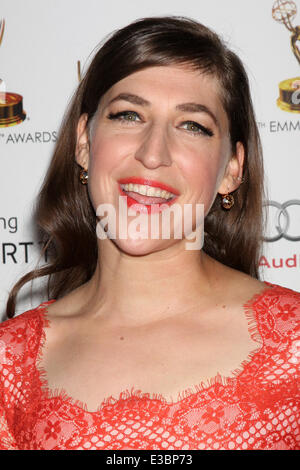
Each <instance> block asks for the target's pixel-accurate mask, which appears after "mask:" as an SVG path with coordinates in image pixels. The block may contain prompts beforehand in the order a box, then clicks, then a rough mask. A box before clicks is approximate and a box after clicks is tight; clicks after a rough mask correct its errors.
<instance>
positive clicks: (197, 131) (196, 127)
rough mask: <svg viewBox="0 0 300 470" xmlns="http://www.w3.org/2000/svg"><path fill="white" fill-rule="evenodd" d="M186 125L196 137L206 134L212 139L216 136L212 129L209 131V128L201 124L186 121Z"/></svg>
mask: <svg viewBox="0 0 300 470" xmlns="http://www.w3.org/2000/svg"><path fill="white" fill-rule="evenodd" d="M186 124H187V125H188V126H189V129H187V130H190V131H191V132H192V133H193V134H194V135H201V134H205V135H208V136H210V137H211V136H213V135H214V134H213V132H212V131H211V130H210V129H208V128H207V127H204V126H201V124H198V123H197V122H194V121H186V122H185V123H184V125H186Z"/></svg>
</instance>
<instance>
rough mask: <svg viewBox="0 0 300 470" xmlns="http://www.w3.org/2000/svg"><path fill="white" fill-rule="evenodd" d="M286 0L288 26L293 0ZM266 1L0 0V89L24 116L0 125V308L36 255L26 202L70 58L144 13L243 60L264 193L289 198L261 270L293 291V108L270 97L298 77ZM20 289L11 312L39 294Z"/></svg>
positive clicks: (298, 196) (57, 113) (297, 198)
mask: <svg viewBox="0 0 300 470" xmlns="http://www.w3.org/2000/svg"><path fill="white" fill-rule="evenodd" d="M289 3H290V2H289ZM294 3H295V5H296V6H297V8H298V14H296V15H295V16H294V17H293V19H292V22H293V24H294V26H296V25H300V0H295V2H294ZM273 4H274V1H273V0H251V1H248V2H246V1H241V0H226V1H222V0H210V1H209V2H208V1H207V0H189V2H182V1H179V0H172V1H171V0H164V2H161V0H151V1H150V2H149V1H141V0H131V1H130V2H129V1H128V2H123V1H121V0H115V1H114V2H100V1H99V0H85V1H84V2H83V1H81V0H80V1H78V0H51V1H50V0H44V1H42V2H41V1H40V0H26V2H24V1H22V0H1V3H0V20H1V19H5V29H4V34H3V38H2V43H1V45H0V78H1V79H2V80H4V81H5V84H6V91H7V92H14V93H18V94H20V95H22V97H23V108H24V111H25V112H26V119H25V120H24V121H23V122H22V123H20V124H17V125H14V126H9V127H0V159H1V185H0V188H1V199H0V276H1V284H0V306H1V307H0V315H3V312H4V308H5V302H6V300H7V296H8V292H9V290H10V288H11V287H12V285H13V284H14V283H15V282H16V280H17V279H19V278H20V277H21V275H23V274H25V273H26V272H29V271H30V270H31V269H32V268H34V267H35V265H36V262H37V258H38V257H37V252H38V251H37V250H38V246H39V245H38V240H36V239H35V238H34V235H33V226H32V220H31V216H32V207H33V206H32V205H33V203H34V201H35V197H36V194H37V192H38V190H39V187H40V185H41V182H42V180H43V177H44V175H45V172H46V169H47V167H48V165H49V162H50V158H51V153H52V151H53V148H54V143H55V138H56V132H57V130H58V127H59V124H60V121H61V118H62V116H63V113H64V111H65V108H66V106H67V104H68V102H69V99H70V97H71V95H72V93H73V91H74V89H75V87H76V86H77V84H78V78H77V68H76V64H77V61H78V60H80V61H81V64H82V67H84V69H85V68H86V65H87V64H88V63H89V61H90V59H91V55H92V52H93V49H94V48H95V47H96V46H97V44H98V43H99V42H100V41H101V40H102V39H103V38H104V37H105V36H106V35H107V34H108V33H110V32H111V31H113V30H115V29H118V28H120V27H123V26H125V25H126V24H128V23H129V22H131V21H133V20H135V19H137V18H142V17H146V16H160V15H183V16H188V17H191V18H194V19H196V20H198V21H200V22H202V23H204V24H205V25H207V26H209V27H211V28H212V29H214V30H215V31H216V32H217V33H219V34H220V35H221V36H222V38H223V39H225V41H226V42H228V44H229V46H230V47H231V49H233V50H234V51H235V52H236V53H237V54H238V55H239V56H240V58H241V59H242V60H243V62H244V64H245V66H246V70H247V72H248V74H249V78H250V83H251V89H252V95H253V101H254V105H255V111H256V116H257V121H258V124H259V128H260V132H261V137H262V142H263V148H264V159H265V169H266V176H267V189H268V199H269V200H272V201H275V202H276V203H277V204H278V205H279V206H281V204H283V203H286V202H288V201H294V202H293V203H291V205H290V206H288V207H287V209H286V212H283V213H282V214H281V217H280V224H281V226H282V229H284V228H285V230H284V233H283V234H282V236H281V238H280V239H279V240H277V241H273V242H265V243H264V247H265V255H264V256H265V257H264V258H263V259H262V260H261V264H262V265H261V276H262V279H265V280H268V281H270V282H274V283H277V284H281V285H283V286H286V287H290V288H292V289H294V290H297V291H300V205H299V204H300V188H299V172H300V158H299V157H300V155H299V135H300V113H299V112H293V113H292V112H288V111H283V110H282V109H280V108H279V107H278V106H277V104H276V100H277V98H278V96H279V91H278V84H279V82H281V81H282V80H284V79H288V78H293V77H297V76H298V77H299V75H300V71H299V63H298V62H297V60H296V58H295V56H294V54H293V52H292V50H291V47H290V35H291V33H290V32H289V31H288V30H287V28H286V27H285V26H284V25H283V24H280V23H278V22H276V21H275V20H274V19H273V18H272V6H273ZM298 47H299V48H300V41H298ZM2 85H3V84H2ZM276 211H277V209H276V210H275V207H272V208H271V209H270V211H269V217H270V223H269V227H268V233H266V236H267V235H268V236H275V235H276V234H277V235H278V233H280V230H281V229H280V228H277V229H276V225H278V223H277V220H276V217H275V216H276V215H278V213H277V212H276ZM287 218H288V219H287ZM287 222H289V226H288V227H286V225H287ZM289 236H292V237H298V240H289V239H288V238H287V237H289ZM34 285H35V286H38V283H37V282H36V281H35V284H34ZM29 287H30V284H28V286H27V287H26V288H23V289H22V291H21V295H20V296H19V298H18V299H19V301H18V306H17V311H16V313H17V314H19V313H20V312H22V311H25V310H27V309H29V308H32V306H35V305H38V303H40V302H42V301H43V300H47V299H45V298H40V297H38V296H37V297H34V301H33V305H32V304H31V302H30V298H29V297H28V296H27V293H28V292H29Z"/></svg>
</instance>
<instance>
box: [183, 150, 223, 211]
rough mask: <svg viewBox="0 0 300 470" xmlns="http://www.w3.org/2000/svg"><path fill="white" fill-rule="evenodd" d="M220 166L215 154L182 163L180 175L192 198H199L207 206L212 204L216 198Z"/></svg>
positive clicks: (201, 155) (204, 155)
mask: <svg viewBox="0 0 300 470" xmlns="http://www.w3.org/2000/svg"><path fill="white" fill-rule="evenodd" d="M219 165H220V161H219V158H218V155H216V154H215V152H205V153H204V154H203V153H202V154H199V155H196V156H194V157H193V158H191V159H187V160H184V161H182V162H181V165H180V166H181V168H180V173H181V175H182V176H183V177H184V179H185V185H186V186H187V192H188V194H189V195H190V196H191V197H192V198H195V197H196V198H199V199H200V201H201V202H203V203H204V204H205V205H207V204H210V201H211V199H214V197H215V192H216V180H217V178H218V171H219Z"/></svg>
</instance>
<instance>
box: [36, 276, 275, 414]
mask: <svg viewBox="0 0 300 470" xmlns="http://www.w3.org/2000/svg"><path fill="white" fill-rule="evenodd" d="M263 283H264V284H265V286H264V288H263V289H262V290H261V291H260V292H258V293H256V294H254V295H253V296H252V297H251V299H250V300H248V301H246V302H245V303H244V304H243V311H244V314H245V315H246V319H247V321H248V331H249V334H250V337H251V339H253V340H254V341H255V342H257V343H258V347H257V348H256V349H254V350H253V351H251V352H250V353H249V354H248V355H247V357H246V359H244V360H243V361H242V362H241V363H240V365H239V367H238V368H237V369H235V370H233V371H231V374H232V375H233V377H226V376H222V375H221V374H219V373H218V374H216V375H215V376H213V377H212V378H210V379H208V380H206V381H203V382H200V383H199V384H196V385H194V386H192V387H189V388H187V389H184V390H182V391H181V392H179V393H178V398H177V400H171V401H168V400H167V399H166V398H165V397H164V396H163V395H162V394H157V393H151V392H142V391H141V390H135V389H134V386H133V387H132V388H131V389H130V391H129V390H128V389H126V390H122V391H121V392H120V393H119V397H114V396H113V395H110V396H108V397H107V398H104V399H103V400H102V402H101V403H100V404H99V405H98V406H97V409H96V410H95V411H90V410H88V409H87V404H86V403H84V402H83V401H81V400H78V399H75V398H73V397H71V396H70V395H69V394H68V393H67V391H66V390H65V388H63V387H61V388H56V389H50V388H49V384H48V380H47V372H46V370H45V369H44V368H43V367H41V368H39V365H40V364H41V361H42V357H43V354H42V353H43V348H44V345H45V340H46V333H45V328H46V327H49V328H50V327H51V322H50V319H49V317H48V314H47V306H48V305H50V304H51V303H54V302H56V299H51V300H48V301H45V302H42V303H41V304H40V305H39V306H38V307H36V309H33V310H31V312H35V311H37V313H38V316H39V319H40V320H41V326H40V328H41V332H40V336H39V338H38V347H37V354H36V358H35V361H34V366H33V367H34V371H35V375H36V377H37V379H38V388H39V393H40V397H41V399H48V400H51V399H55V398H56V399H57V398H58V399H61V400H62V401H64V402H66V403H68V404H69V405H70V406H73V407H76V408H80V409H81V410H83V411H84V412H85V413H88V414H90V415H96V414H99V413H102V412H103V411H104V410H105V409H107V411H109V410H110V409H111V407H112V406H114V405H116V404H121V403H122V402H123V403H124V402H125V401H128V400H132V399H133V400H134V403H135V404H136V405H137V406H142V407H143V406H144V400H148V401H151V402H156V406H158V407H161V406H165V407H173V406H176V405H180V404H181V403H183V402H184V401H186V400H195V399H196V398H197V397H198V396H199V395H200V394H201V393H205V392H207V391H208V390H210V389H211V388H213V387H215V386H216V385H217V384H219V385H221V386H224V387H228V386H231V385H234V384H236V383H237V382H238V381H239V380H240V378H241V376H242V375H243V374H244V373H245V372H246V370H247V368H248V367H249V366H250V365H251V364H252V362H253V361H254V359H255V358H256V357H257V356H259V355H260V354H261V353H262V352H263V349H264V341H263V338H262V337H261V335H260V333H259V330H258V323H257V318H256V313H255V309H254V308H253V306H254V304H257V303H258V302H259V301H261V299H262V298H263V297H264V296H265V294H266V293H267V292H268V291H273V289H276V288H280V286H278V285H277V284H273V283H271V282H268V281H263Z"/></svg>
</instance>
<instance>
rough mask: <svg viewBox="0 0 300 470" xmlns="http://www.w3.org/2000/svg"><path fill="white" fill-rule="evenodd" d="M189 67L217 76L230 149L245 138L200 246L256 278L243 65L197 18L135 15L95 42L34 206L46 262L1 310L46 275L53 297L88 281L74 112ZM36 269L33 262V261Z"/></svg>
mask: <svg viewBox="0 0 300 470" xmlns="http://www.w3.org/2000/svg"><path fill="white" fill-rule="evenodd" d="M176 64H187V65H190V66H192V68H194V69H195V70H199V71H202V72H204V73H207V74H211V75H213V76H215V77H217V79H218V80H219V84H220V89H221V100H222V103H223V106H224V109H225V111H226V113H227V117H228V120H229V130H230V136H231V146H232V150H234V149H235V144H236V142H238V141H240V142H242V143H243V145H244V148H245V160H244V168H243V177H244V183H243V184H242V185H241V186H240V187H239V188H238V189H237V190H236V191H234V198H235V204H234V206H233V207H232V208H231V210H230V211H226V210H224V209H223V208H222V206H221V204H220V199H219V197H218V195H217V196H216V200H215V201H214V203H213V205H212V207H211V209H210V212H209V214H208V215H207V216H206V219H205V239H204V246H203V248H202V249H203V250H204V251H205V252H206V253H207V254H208V255H210V256H212V257H213V258H215V259H216V260H218V261H220V262H221V263H223V264H225V265H227V266H230V267H232V268H235V269H237V270H240V271H242V272H244V273H247V274H249V275H251V276H253V277H255V278H257V279H258V278H259V274H258V263H259V257H260V255H261V248H262V233H263V228H264V227H263V199H264V195H265V193H264V191H265V189H264V184H263V176H264V170H263V161H262V149H261V142H260V138H259V133H258V129H257V125H256V121H255V115H254V110H253V104H252V100H251V95H250V87H249V81H248V77H247V73H246V71H245V68H244V66H243V64H242V62H241V60H240V59H239V58H238V57H237V55H236V54H235V53H234V52H232V51H231V50H230V49H229V48H228V47H227V45H226V44H225V42H224V41H223V40H221V39H220V37H219V36H218V35H217V34H216V33H215V32H213V31H212V30H211V29H209V28H207V27H205V26H204V25H202V24H200V23H199V22H197V21H195V20H193V19H190V18H186V17H182V16H165V17H150V18H141V19H138V20H136V21H134V22H132V23H130V24H129V25H127V26H126V27H124V28H122V29H119V30H117V31H114V32H112V33H111V35H110V36H109V37H108V38H106V41H105V42H104V44H102V45H101V44H100V48H99V49H98V52H97V53H96V54H95V56H94V58H93V60H92V62H91V64H90V66H89V68H88V70H87V72H86V73H85V75H84V77H83V79H82V81H81V83H80V84H79V86H78V88H77V90H76V92H75V93H74V96H73V98H72V100H71V103H70V105H69V108H68V110H67V113H66V114H65V117H64V119H63V122H62V125H61V128H60V131H59V137H58V140H57V144H56V148H55V151H54V154H53V157H52V160H51V163H50V165H49V169H48V171H47V174H46V176H45V179H44V181H43V184H42V187H41V189H40V192H39V195H38V199H37V201H36V206H35V220H36V224H37V227H38V230H39V232H40V236H41V239H42V242H43V245H42V248H41V252H40V259H41V258H42V257H43V256H45V253H46V254H47V257H48V259H49V262H48V263H47V264H45V265H43V266H42V267H40V268H36V269H34V270H33V271H31V272H29V273H28V274H26V275H25V276H23V277H22V278H21V279H19V281H18V282H17V283H16V284H15V285H14V286H13V288H12V289H11V291H10V293H9V297H8V301H7V305H6V315H7V317H8V318H12V317H13V316H14V312H15V305H16V296H17V294H18V291H19V290H20V289H21V288H22V286H23V285H24V284H25V283H27V282H28V281H33V280H34V279H35V278H38V277H41V276H49V278H48V283H47V295H48V299H58V298H60V297H63V296H64V295H65V294H67V293H68V292H70V291H72V290H74V289H75V288H77V287H79V286H80V285H82V284H84V283H85V282H87V281H88V280H89V279H90V278H91V277H92V275H93V273H94V271H95V268H96V264H97V259H98V245H97V236H96V222H97V219H96V215H95V211H94V208H93V206H92V204H91V202H90V199H89V196H88V192H87V187H86V186H84V185H82V184H81V182H80V179H79V172H80V167H79V165H78V164H77V163H76V161H75V157H74V154H75V145H76V128H77V123H78V120H79V117H80V116H81V114H83V113H87V115H88V125H89V124H90V122H91V119H92V118H93V116H94V115H95V112H96V110H97V107H98V104H99V101H100V99H101V97H102V96H103V95H104V94H105V93H106V92H107V91H108V90H109V88H110V87H112V86H113V85H114V84H115V83H116V82H118V81H119V80H121V79H123V78H125V77H126V76H128V75H130V74H132V73H134V72H137V71H139V70H142V69H145V68H146V67H151V66H168V65H176ZM37 266H38V265H37Z"/></svg>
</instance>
